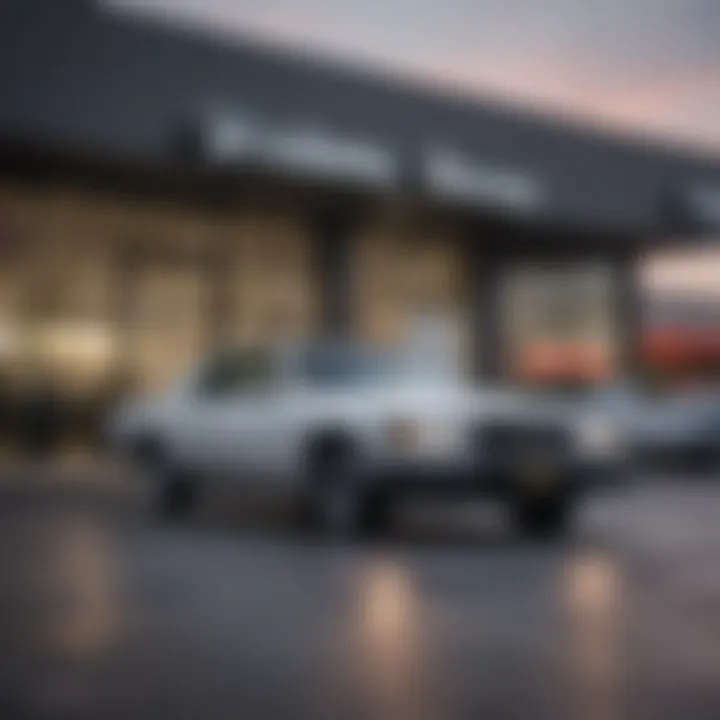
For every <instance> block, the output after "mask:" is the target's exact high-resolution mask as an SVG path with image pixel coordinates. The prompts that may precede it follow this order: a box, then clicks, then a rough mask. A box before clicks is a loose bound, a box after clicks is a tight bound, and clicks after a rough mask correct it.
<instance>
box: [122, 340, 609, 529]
mask: <svg viewBox="0 0 720 720" xmlns="http://www.w3.org/2000/svg"><path fill="white" fill-rule="evenodd" d="M110 440H111V443H112V446H113V447H115V448H116V449H117V450H118V451H119V452H120V453H121V454H122V455H123V456H125V457H129V458H130V459H131V460H132V461H133V463H134V464H136V465H137V466H139V467H140V468H141V469H142V470H143V472H144V475H145V476H146V477H148V478H149V479H150V482H151V483H152V485H153V487H154V488H155V489H156V490H157V502H158V508H159V510H161V511H162V512H163V513H165V514H174V515H177V514H182V513H187V512H189V511H190V510H191V509H192V507H193V505H194V503H195V501H196V498H197V493H198V490H199V488H200V487H201V485H202V484H203V483H204V482H206V481H207V479H208V478H209V477H215V478H224V479H226V480H230V481H233V482H242V483H247V484H254V485H260V484H264V485H265V486H267V487H272V488H282V489H287V490H293V491H294V496H295V498H296V500H297V507H298V512H299V516H301V517H303V518H304V519H305V520H307V521H309V522H312V523H313V524H315V525H316V526H319V527H321V528H323V529H324V530H325V531H327V532H329V533H333V534H344V535H350V534H355V533H360V532H370V531H376V530H380V529H382V528H383V527H385V526H386V524H387V523H388V521H389V520H390V519H391V516H392V511H393V508H394V507H395V505H396V503H397V502H398V501H399V500H400V499H401V498H402V497H404V496H406V495H408V494H411V493H423V494H431V495H434V496H447V495H458V494H460V495H468V496H475V495H477V496H483V495H484V496H491V497H495V498H500V499H502V500H503V501H505V502H506V503H508V505H509V506H510V508H511V509H512V512H513V514H514V516H515V518H516V519H517V521H518V523H519V525H520V527H521V528H522V529H523V530H525V531H528V532H531V533H536V534H540V533H542V534H548V533H556V532H559V531H560V530H562V529H563V528H564V527H565V526H566V524H567V522H568V520H569V519H570V518H571V516H572V513H573V510H574V508H575V507H576V505H577V501H578V499H579V498H580V497H581V496H582V492H583V490H584V489H585V483H584V481H585V480H586V478H587V477H590V476H591V475H595V476H596V475H597V471H598V469H600V468H602V469H603V471H604V472H612V471H613V470H614V469H615V468H616V465H617V463H618V461H619V459H620V457H621V456H620V454H619V449H620V446H619V439H618V438H617V436H616V433H615V432H614V431H613V429H612V428H611V427H610V426H608V425H602V424H599V423H598V422H590V421H585V420H583V421H578V420H577V416H576V415H570V414H568V413H567V412H565V411H564V410H563V411H560V410H559V409H558V408H557V407H555V405H554V404H553V403H545V402H542V401H540V400H538V399H537V398H535V397H533V396H532V395H529V394H524V393H521V392H518V391H511V390H500V389H491V388H474V387H472V386H470V385H469V384H467V383H464V382H462V381H461V380H459V379H458V378H457V377H455V376H453V375H452V374H450V373H437V372H433V371H431V370H430V369H428V368H423V367H422V363H418V358H417V357H414V358H408V357H405V358H403V357H402V356H397V355H393V354H389V353H380V352H375V351H371V350H368V349H367V348H362V347H357V346H353V345H349V344H315V345H306V346H296V347H293V348H274V349H273V348H270V349H256V350H227V351H224V352H222V353H220V354H218V355H216V356H214V357H211V358H209V359H208V360H206V361H204V362H202V363H201V364H200V365H199V366H198V367H197V368H196V369H195V370H194V371H192V372H191V373H190V374H189V375H187V376H186V377H185V378H184V379H182V380H181V381H180V382H179V383H177V384H176V385H175V386H174V387H172V388H171V389H170V390H169V391H168V392H167V393H166V394H164V395H163V396H161V397H159V398H157V399H154V400H145V401H142V400H140V401H132V402H129V403H126V404H125V405H124V406H123V407H121V408H120V409H119V410H118V411H117V412H116V413H115V415H114V416H113V418H112V421H111V423H110Z"/></svg>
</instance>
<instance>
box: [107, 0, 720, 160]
mask: <svg viewBox="0 0 720 720" xmlns="http://www.w3.org/2000/svg"><path fill="white" fill-rule="evenodd" d="M111 4H115V5H125V6H129V7H131V8H133V9H142V10H150V11H153V12H159V13H163V14H167V15H170V16H172V17H174V18H176V19H183V20H188V19H189V20H192V21H193V22H198V23H203V24H208V25H210V26H212V27H215V28H218V29H221V30H222V31H223V32H228V31H229V32H233V31H235V30H237V32H238V33H244V34H252V35H255V36H262V37H264V38H267V39H270V40H274V41H277V42H281V43H285V44H290V45H302V46H306V47H311V48H312V49H314V50H315V51H317V52H320V53H324V54H328V55H329V56H331V57H332V56H339V57H342V58H344V59H346V60H350V61H351V62H353V61H355V62H357V63H359V64H361V65H365V66H370V67H377V68H379V69H383V68H388V69H390V70H391V71H392V72H394V73H399V74H405V75H407V74H409V75H412V76H417V77H418V78H419V79H421V80H425V81H427V82H428V83H431V84H438V85H441V86H443V87H445V88H453V89H458V90H460V91H462V92H469V93H477V94H478V95H487V94H491V95H499V96H501V97H505V98H509V99H511V100H519V101H521V102H522V103H527V104H531V105H533V106H538V107H540V108H545V109H547V110H549V111H551V112H561V113H563V114H567V113H570V114H573V115H579V116H581V118H582V119H583V120H584V121H586V122H587V121H593V122H597V123H601V124H610V125H613V126H618V127H621V128H623V129H628V128H629V129H631V130H633V131H635V132H641V133H645V134H651V135H654V136H658V137H660V138H663V137H669V138H672V139H678V140H681V141H687V142H690V143H691V144H698V145H700V146H701V147H709V148H711V149H713V150H717V151H720V42H718V35H719V34H720V0H354V1H353V2H348V1H347V0H345V1H343V0H111Z"/></svg>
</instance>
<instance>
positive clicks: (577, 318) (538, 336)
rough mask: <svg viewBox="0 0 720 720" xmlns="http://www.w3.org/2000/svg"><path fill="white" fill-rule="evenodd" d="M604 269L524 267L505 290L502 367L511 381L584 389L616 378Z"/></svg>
mask: <svg viewBox="0 0 720 720" xmlns="http://www.w3.org/2000/svg"><path fill="white" fill-rule="evenodd" d="M612 292H613V283H612V272H611V268H610V267H609V266H608V265H604V264H601V263H597V264H588V265H580V266H578V265H572V266H568V265H563V266H559V267H538V266H525V267H518V268H516V269H514V270H512V271H511V272H510V273H509V274H508V276H507V277H506V278H505V285H504V287H503V311H504V312H503V322H504V323H505V327H506V338H507V345H506V353H507V354H506V358H505V360H506V364H507V367H508V370H509V372H510V374H511V376H513V377H514V378H515V379H518V380H523V381H529V382H542V383H553V384H556V383H560V384H573V383H578V384H580V385H585V384H587V383H596V382H601V381H604V380H606V379H608V378H609V376H611V375H612V374H613V373H614V370H615V365H616V357H615V349H616V348H615V345H616V342H615V336H616V333H615V322H614V319H613V296H612Z"/></svg>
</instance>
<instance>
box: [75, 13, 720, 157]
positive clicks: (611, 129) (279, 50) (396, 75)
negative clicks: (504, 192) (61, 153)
mask: <svg viewBox="0 0 720 720" xmlns="http://www.w3.org/2000/svg"><path fill="white" fill-rule="evenodd" d="M74 1H75V2H79V3H82V4H83V5H86V6H87V7H88V9H91V8H92V6H94V10H95V11H96V12H99V13H101V14H106V15H108V16H110V17H113V18H114V19H115V20H118V21H120V22H124V23H126V24H128V25H130V26H132V27H133V28H134V29H135V30H136V31H141V32H154V33H158V34H159V35H161V36H163V37H164V36H167V34H168V33H169V32H170V33H179V34H180V35H181V36H182V37H183V39H184V40H186V41H188V42H190V43H193V44H198V45H204V46H205V47H207V48H212V49H218V48H222V49H223V51H224V52H227V53H228V54H240V53H244V52H250V53H252V54H253V55H255V56H257V57H262V58H263V59H265V60H266V61H269V62H280V63H283V64H287V65H289V66H293V67H297V66H303V68H304V69H306V70H309V71H311V72H317V73H321V74H322V75H325V76H333V77H334V78H335V79H337V80H339V81H341V82H350V83H354V84H361V85H365V86H366V87H370V88H372V89H383V90H385V91H388V92H390V93H392V94H393V95H396V96H406V97H408V98H411V99H413V100H420V101H422V102H425V103H428V104H442V105H445V106H447V107H453V108H456V109H458V110H461V111H463V112H471V113H472V112H476V113H482V114H486V115H494V116H495V117H496V118H497V119H498V120H500V121H503V120H504V121H508V122H512V123H518V124H520V125H522V126H524V127H525V128H527V129H531V130H532V129H534V130H543V131H547V132H553V133H555V132H559V133H562V134H563V135H564V136H565V137H568V138H569V137H573V138H575V139H577V140H585V139H588V138H589V139H592V140H594V141H600V142H603V143H605V144H607V145H608V146H612V147H614V148H617V149H620V150H623V151H625V152H628V151H629V152H631V153H637V154H638V155H642V154H647V155H652V156H654V157H655V158H657V157H666V158H667V159H668V160H677V159H678V158H679V157H682V158H684V159H687V160H689V161H691V162H693V163H698V164H700V165H707V166H708V168H709V169H711V170H715V169H717V167H718V166H719V165H720V147H718V148H714V147H713V148H711V147H709V144H708V147H703V145H704V144H703V143H701V142H699V141H698V142H697V143H695V142H693V141H691V140H689V139H687V138H680V137H673V136H668V137H667V138H663V137H660V136H659V135H655V134H645V133H643V132H641V131H640V130H633V129H631V128H623V127H620V126H615V125H613V124H611V123H609V122H608V123H605V122H598V123H593V122H592V121H591V120H590V119H589V118H586V117H585V116H583V115H582V114H580V113H578V114H577V115H575V114H573V113H572V112H571V111H568V112H563V111H561V110H555V109H553V108H549V107H548V108H545V107H542V106H541V103H539V102H538V103H531V102H529V101H526V100H523V99H520V98H514V97H510V96H502V97H501V96H500V94H499V93H497V94H491V93H490V92H486V93H481V92H477V91H472V90H469V89H466V88H463V87H460V86H455V85H453V86H446V85H441V84H439V83H433V82H432V81H431V80H429V79H428V78H426V77H423V76H422V75H420V74H419V73H418V74H416V73H413V72H412V71H409V70H408V71H404V70H399V69H397V68H392V67H387V68H381V67H380V66H379V64H378V65H377V66H373V65H372V64H371V63H370V62H367V61H358V60H354V59H351V58H348V57H346V56H342V55H335V54H334V53H333V52H332V51H329V50H328V51H324V50H318V49H317V48H313V47H311V46H310V45H307V44H304V43H300V42H296V43H293V42H285V41H281V40H277V39H273V38H269V37H260V36H257V35H250V34H249V33H248V32H243V31H241V30H238V29H233V30H229V29H223V28H221V27H217V26H215V25H214V24H211V23H204V24H198V23H196V22H193V21H192V20H191V19H189V18H185V17H183V16H160V15H159V14H158V13H157V12H154V11H153V10H151V9H146V10H143V9H138V8H126V7H123V6H121V5H109V6H103V5H102V4H101V3H99V2H97V0H74Z"/></svg>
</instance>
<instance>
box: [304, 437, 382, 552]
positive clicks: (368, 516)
mask: <svg viewBox="0 0 720 720" xmlns="http://www.w3.org/2000/svg"><path fill="white" fill-rule="evenodd" d="M307 471H308V480H307V490H306V492H305V494H304V498H303V501H302V503H301V505H302V514H303V518H304V520H305V521H306V522H305V524H306V525H308V524H309V525H310V526H311V527H312V528H313V529H316V530H319V531H320V532H322V534H323V535H324V536H326V537H332V538H337V539H346V540H349V539H353V538H358V537H363V536H366V535H370V534H376V533H378V532H380V531H382V530H384V529H385V527H386V526H387V523H388V519H389V515H390V502H389V498H388V497H387V496H386V495H385V493H381V492H380V491H379V490H376V489H369V488H367V487H366V486H365V484H364V483H363V481H362V478H361V476H360V474H359V472H358V464H357V460H356V457H355V454H354V452H353V451H352V448H351V447H350V446H349V445H348V444H347V443H344V442H343V443H341V442H332V443H331V442H328V443H323V444H322V445H319V446H317V447H316V448H314V450H313V452H312V453H311V456H310V458H309V459H308V466H307Z"/></svg>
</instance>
